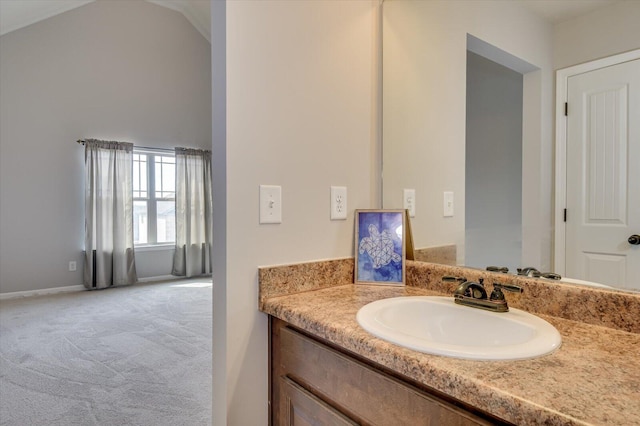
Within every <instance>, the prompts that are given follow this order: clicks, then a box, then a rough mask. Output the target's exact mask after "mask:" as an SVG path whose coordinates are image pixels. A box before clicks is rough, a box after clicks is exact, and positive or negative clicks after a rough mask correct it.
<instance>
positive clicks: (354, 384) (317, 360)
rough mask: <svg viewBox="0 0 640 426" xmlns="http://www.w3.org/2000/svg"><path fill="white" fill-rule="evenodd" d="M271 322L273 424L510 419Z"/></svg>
mask: <svg viewBox="0 0 640 426" xmlns="http://www.w3.org/2000/svg"><path fill="white" fill-rule="evenodd" d="M269 323H270V377H269V381H270V393H271V395H270V399H269V403H270V407H269V408H270V417H271V418H270V424H271V425H272V426H280V425H287V426H289V425H296V426H299V425H314V426H319V425H332V426H334V425H384V426H402V425H411V426H417V425H446V426H468V425H495V424H507V423H503V422H501V421H500V420H498V419H495V418H492V416H490V415H485V414H484V413H479V412H473V411H472V409H471V410H470V409H466V407H463V406H462V404H461V403H458V402H456V401H452V400H445V399H443V397H442V396H437V395H435V394H434V393H433V392H430V391H429V390H428V389H420V388H418V387H416V386H414V385H412V384H410V383H409V382H407V381H404V380H402V379H401V378H399V377H394V376H392V375H391V374H390V373H389V372H385V371H382V370H381V369H380V368H378V367H376V366H374V365H372V364H369V363H367V362H365V361H363V360H359V359H356V358H355V357H354V356H353V355H351V354H348V353H346V352H345V351H342V350H340V349H339V348H336V347H335V346H331V345H330V344H329V343H328V342H324V341H321V340H320V339H317V338H315V337H311V336H309V335H306V334H304V332H302V331H300V330H297V329H295V328H294V327H292V326H290V325H288V324H287V323H286V322H284V321H282V320H279V319H277V318H274V317H269Z"/></svg>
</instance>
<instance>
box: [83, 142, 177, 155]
mask: <svg viewBox="0 0 640 426" xmlns="http://www.w3.org/2000/svg"><path fill="white" fill-rule="evenodd" d="M76 142H78V143H79V144H80V145H84V144H85V142H87V140H86V139H78V140H77V141H76ZM133 147H134V148H139V149H148V150H151V151H167V152H175V150H173V149H169V148H153V147H150V146H138V145H134V146H133Z"/></svg>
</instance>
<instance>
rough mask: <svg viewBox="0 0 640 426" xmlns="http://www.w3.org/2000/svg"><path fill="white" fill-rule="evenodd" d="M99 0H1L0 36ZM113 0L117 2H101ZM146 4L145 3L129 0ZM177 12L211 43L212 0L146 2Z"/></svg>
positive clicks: (160, 0) (157, 0)
mask: <svg viewBox="0 0 640 426" xmlns="http://www.w3.org/2000/svg"><path fill="white" fill-rule="evenodd" d="M93 1H96V0H0V35H3V34H6V33H9V32H11V31H15V30H17V29H20V28H22V27H26V26H27V25H31V24H34V23H36V22H38V21H42V20H43V19H47V18H50V17H52V16H55V15H57V14H59V13H63V12H66V11H68V10H71V9H75V8H76V7H80V6H84V5H85V4H87V3H91V2H93ZM100 1H114V0H100ZM129 1H143V0H129ZM144 1H148V2H149V3H154V4H157V5H159V6H164V7H167V8H169V9H173V10H176V11H178V12H180V13H182V14H183V15H184V16H185V18H187V19H188V20H189V22H191V24H192V25H193V26H194V27H195V28H196V29H197V30H198V31H199V32H200V33H201V34H202V35H203V36H204V37H205V38H206V39H207V40H209V41H211V36H210V34H211V15H210V11H209V6H210V0H144Z"/></svg>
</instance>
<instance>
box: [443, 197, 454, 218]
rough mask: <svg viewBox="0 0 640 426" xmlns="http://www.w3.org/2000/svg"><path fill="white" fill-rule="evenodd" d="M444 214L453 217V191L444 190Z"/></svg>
mask: <svg viewBox="0 0 640 426" xmlns="http://www.w3.org/2000/svg"><path fill="white" fill-rule="evenodd" d="M443 215H444V217H453V192H451V191H445V192H444V206H443Z"/></svg>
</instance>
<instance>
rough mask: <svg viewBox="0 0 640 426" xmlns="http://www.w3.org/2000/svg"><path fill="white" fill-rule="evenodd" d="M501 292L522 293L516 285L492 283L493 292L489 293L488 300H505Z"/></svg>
mask: <svg viewBox="0 0 640 426" xmlns="http://www.w3.org/2000/svg"><path fill="white" fill-rule="evenodd" d="M502 290H506V291H510V292H513V293H522V287H518V286H517V285H512V284H500V283H493V291H492V292H491V296H489V300H491V301H496V300H505V297H504V293H503V292H502Z"/></svg>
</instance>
